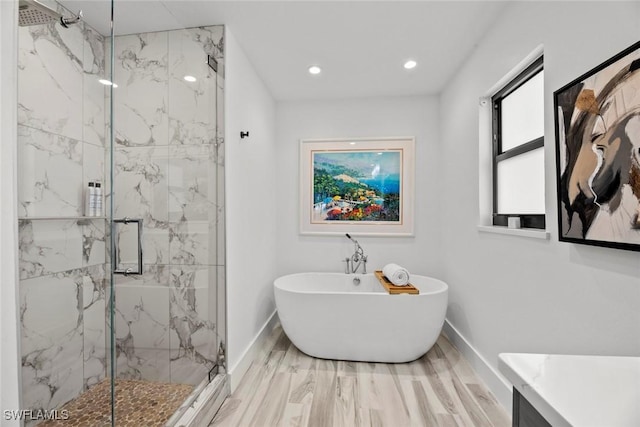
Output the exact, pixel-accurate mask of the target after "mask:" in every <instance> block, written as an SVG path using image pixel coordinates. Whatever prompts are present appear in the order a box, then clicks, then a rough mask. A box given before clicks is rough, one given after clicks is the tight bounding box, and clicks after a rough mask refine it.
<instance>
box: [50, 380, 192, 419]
mask: <svg viewBox="0 0 640 427" xmlns="http://www.w3.org/2000/svg"><path fill="white" fill-rule="evenodd" d="M192 391H193V386H191V385H185V384H169V383H156V382H149V381H139V380H116V426H118V427H120V426H122V427H128V426H132V427H140V426H145V427H153V426H163V425H164V424H165V423H166V422H167V420H168V419H169V418H170V417H171V415H173V413H174V412H175V411H176V410H177V409H178V408H179V407H180V405H181V404H182V403H183V402H184V401H185V400H186V398H187V397H188V396H189V394H190V393H191V392H192ZM61 410H67V411H69V418H68V419H67V420H56V421H45V422H43V423H42V424H39V425H38V427H58V426H61V427H76V426H77V427H107V426H110V425H111V421H110V416H111V389H110V386H109V379H105V380H103V381H101V382H100V383H98V384H96V385H95V386H93V387H91V388H90V389H89V390H88V391H87V392H85V393H83V394H81V395H80V396H78V397H77V398H76V399H74V400H72V401H71V402H69V403H67V404H66V405H64V406H63V407H62V408H61ZM58 412H60V411H58Z"/></svg>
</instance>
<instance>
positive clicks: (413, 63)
mask: <svg viewBox="0 0 640 427" xmlns="http://www.w3.org/2000/svg"><path fill="white" fill-rule="evenodd" d="M416 65H418V63H417V62H416V61H414V60H413V59H410V60H408V61H407V62H405V63H404V68H406V69H407V70H411V69H412V68H416Z"/></svg>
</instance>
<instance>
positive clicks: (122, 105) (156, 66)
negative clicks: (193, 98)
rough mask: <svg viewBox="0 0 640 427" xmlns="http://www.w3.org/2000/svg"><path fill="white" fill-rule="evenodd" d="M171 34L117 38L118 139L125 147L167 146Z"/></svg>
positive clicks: (116, 113) (115, 110) (116, 98)
mask: <svg viewBox="0 0 640 427" xmlns="http://www.w3.org/2000/svg"><path fill="white" fill-rule="evenodd" d="M167 40H168V33H167V32H157V33H145V34H134V35H129V36H121V37H117V38H116V42H115V57H116V63H115V66H114V80H115V83H116V84H117V85H118V89H119V90H117V91H114V114H115V117H116V120H117V121H118V123H117V126H116V141H117V143H118V144H120V145H124V146H140V145H167V143H168V132H169V117H168V114H167V102H168V101H167V95H168V94H167V92H168V90H167V87H168V66H167V55H168V47H167Z"/></svg>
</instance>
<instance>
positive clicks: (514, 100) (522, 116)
mask: <svg viewBox="0 0 640 427" xmlns="http://www.w3.org/2000/svg"><path fill="white" fill-rule="evenodd" d="M543 76H544V72H543V58H542V57H540V58H539V59H538V60H536V61H535V62H534V63H533V64H531V65H530V66H529V67H527V68H526V69H525V70H524V71H523V72H522V73H520V74H519V75H518V76H516V77H515V78H514V79H513V80H511V81H510V82H509V83H507V85H506V86H504V87H503V88H502V89H501V90H500V91H498V92H497V93H496V94H495V95H493V97H492V98H491V102H492V106H493V108H492V116H493V117H492V131H493V225H507V223H508V218H509V217H519V218H520V223H521V226H522V227H523V228H541V229H544V228H545V217H544V213H545V205H544V85H543Z"/></svg>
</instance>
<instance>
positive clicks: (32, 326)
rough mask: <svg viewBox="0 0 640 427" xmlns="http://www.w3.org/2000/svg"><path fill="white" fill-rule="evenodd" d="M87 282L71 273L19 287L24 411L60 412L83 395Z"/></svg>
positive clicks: (52, 276)
mask: <svg viewBox="0 0 640 427" xmlns="http://www.w3.org/2000/svg"><path fill="white" fill-rule="evenodd" d="M82 277H83V274H82V271H80V270H72V271H69V272H66V273H57V274H54V275H49V276H42V277H38V278H34V279H29V280H23V281H22V282H21V283H20V321H21V327H22V328H21V331H22V339H21V346H22V381H23V384H22V389H23V405H24V407H25V408H44V409H52V408H56V407H58V406H60V405H62V404H63V403H65V402H67V401H68V400H70V399H72V398H74V397H75V396H77V395H78V394H79V393H80V392H81V391H82V387H83V330H82V317H83V299H82V281H83V279H82Z"/></svg>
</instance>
